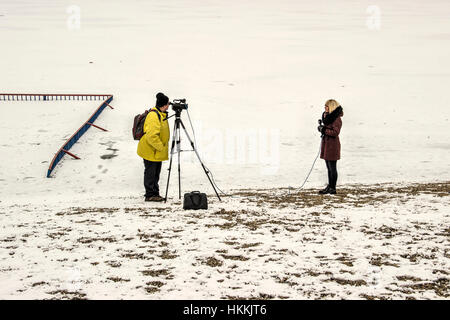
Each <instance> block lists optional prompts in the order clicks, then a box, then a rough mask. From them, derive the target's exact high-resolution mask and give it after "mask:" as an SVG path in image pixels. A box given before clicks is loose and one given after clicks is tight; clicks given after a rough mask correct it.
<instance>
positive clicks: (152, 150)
mask: <svg viewBox="0 0 450 320" xmlns="http://www.w3.org/2000/svg"><path fill="white" fill-rule="evenodd" d="M153 110H156V112H158V113H159V115H160V116H161V121H160V120H159V118H158V115H157V114H156V112H153V111H152V112H149V113H148V115H147V118H146V119H145V122H144V135H143V136H142V138H141V140H139V144H138V148H137V154H138V155H139V156H140V157H142V158H144V159H145V160H149V161H164V160H168V159H169V138H170V130H169V123H168V121H167V120H165V119H166V118H167V113H166V112H160V111H159V110H158V109H157V108H154V109H153Z"/></svg>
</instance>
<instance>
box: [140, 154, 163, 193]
mask: <svg viewBox="0 0 450 320" xmlns="http://www.w3.org/2000/svg"><path fill="white" fill-rule="evenodd" d="M161 164H162V162H161V161H155V162H154V161H148V160H145V159H144V166H145V170H144V186H145V196H146V197H153V196H159V184H158V182H159V174H160V173H161Z"/></svg>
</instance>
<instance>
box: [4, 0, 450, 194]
mask: <svg viewBox="0 0 450 320" xmlns="http://www.w3.org/2000/svg"><path fill="white" fill-rule="evenodd" d="M4 2H5V3H2V8H1V9H0V30H1V32H0V41H1V42H2V54H1V56H2V59H0V69H1V70H2V77H1V78H0V88H1V90H2V91H3V92H27V93H34V92H46V93H58V92H61V93H78V92H79V93H111V94H113V95H114V100H113V105H114V106H115V107H116V109H115V110H114V111H109V110H108V111H107V112H105V113H104V114H102V116H101V118H99V121H101V123H102V124H103V125H104V126H105V127H106V128H107V129H108V130H110V132H109V133H103V132H95V131H94V130H90V131H89V132H88V133H87V134H86V136H84V137H83V138H82V140H80V143H81V144H80V145H79V146H78V147H77V148H78V149H77V151H78V153H79V155H80V156H81V157H82V158H83V160H81V161H73V160H71V159H69V158H67V157H66V158H65V159H64V160H63V162H62V163H61V164H60V165H59V167H58V169H57V172H56V175H55V179H52V180H51V181H50V182H49V181H44V182H42V180H40V178H42V179H43V180H45V179H44V178H43V177H44V175H45V171H46V165H43V164H41V163H39V162H41V161H44V160H41V159H44V158H45V159H48V160H50V159H51V158H52V157H53V154H54V152H56V150H57V149H58V148H59V146H60V144H59V142H58V143H56V146H55V147H53V146H54V145H55V142H54V141H51V140H48V139H46V140H45V141H42V144H43V146H42V148H36V147H34V149H33V152H30V153H29V154H26V155H25V156H24V155H23V148H24V147H25V148H26V146H23V145H22V143H23V142H24V141H29V140H30V139H35V138H36V137H37V135H36V133H37V132H39V130H52V129H51V128H52V127H48V121H45V119H42V120H40V118H39V117H44V118H45V116H46V115H48V116H49V119H50V118H51V119H52V121H53V118H52V117H53V114H54V111H55V108H58V109H64V108H67V110H68V111H70V110H71V108H72V107H71V106H70V105H64V104H52V103H51V102H49V103H46V104H43V103H34V102H33V103H31V102H30V103H29V104H23V103H21V104H18V103H11V102H10V103H5V102H0V107H1V117H2V122H1V127H0V134H1V137H2V140H4V139H5V137H8V140H10V141H9V142H8V143H3V141H2V144H1V145H0V152H1V155H2V158H4V157H5V156H8V157H9V158H10V160H11V161H9V162H6V163H4V164H3V165H2V167H1V170H2V172H0V175H1V177H0V179H2V180H3V181H2V186H1V193H2V194H8V195H11V196H13V195H17V196H24V197H29V196H30V193H32V194H33V195H36V196H38V197H42V195H43V194H47V192H48V191H49V190H53V191H55V192H57V193H60V194H61V195H62V194H65V193H68V194H69V195H70V194H71V193H72V192H73V190H76V191H77V192H79V191H84V192H88V193H91V192H94V193H106V194H113V193H114V194H124V193H125V194H133V195H135V194H139V193H140V192H142V186H141V184H142V181H141V180H142V171H143V164H142V161H141V159H140V158H138V156H137V155H136V154H135V151H136V142H134V141H133V140H132V139H131V132H130V131H131V120H132V118H133V116H134V115H135V114H136V113H139V112H142V111H143V110H144V109H145V108H146V107H148V106H151V105H153V104H154V100H155V99H154V96H155V94H156V93H157V92H158V91H162V92H164V93H166V94H167V95H168V96H169V97H170V98H171V99H173V98H182V97H185V98H187V99H188V103H189V105H190V109H189V110H190V115H191V118H192V120H193V122H194V126H195V128H196V137H197V142H198V145H199V150H200V151H201V154H202V156H203V158H204V160H205V162H206V164H207V165H208V166H209V167H210V169H211V170H212V171H213V172H214V176H215V178H216V180H217V182H218V183H219V185H220V187H221V188H222V189H224V190H230V189H233V188H247V187H248V188H250V187H278V186H289V185H290V186H294V187H295V186H299V185H300V184H301V183H302V182H303V180H304V178H305V176H306V174H307V173H308V171H309V168H310V166H311V164H312V162H313V160H314V158H315V156H316V154H317V151H318V148H319V142H320V139H319V135H318V132H317V130H316V127H317V119H318V118H319V117H320V115H321V112H322V110H323V105H324V102H325V101H326V100H327V99H329V98H334V99H336V100H337V101H339V102H340V103H341V104H342V106H343V108H344V113H345V114H344V117H343V128H342V131H341V143H342V159H341V161H339V162H338V168H339V181H338V183H340V184H352V183H375V182H417V181H435V180H448V179H449V178H450V170H449V169H450V156H449V155H450V153H449V150H450V131H449V130H448V126H449V118H450V108H448V107H447V105H446V104H447V100H448V99H447V95H446V92H447V90H448V87H449V79H450V62H449V60H448V56H450V44H449V42H450V21H449V19H448V12H449V9H450V4H449V2H448V1H432V2H427V3H424V2H422V1H395V3H394V2H392V1H377V2H376V6H375V7H373V6H372V7H371V6H369V3H368V2H365V1H346V2H345V3H343V2H342V1H319V2H315V3H304V2H299V1H257V2H256V1H254V2H245V3H242V1H227V2H223V1H171V2H170V3H168V2H167V1H137V0H136V1H127V2H118V1H110V2H108V4H106V3H105V2H102V1H78V2H77V6H75V7H74V6H70V3H69V2H62V3H57V4H56V3H54V1H42V0H39V1H20V2H17V1H4ZM96 107H97V105H96V104H93V105H92V111H93V110H94V109H95V108H96ZM16 108H20V110H22V111H23V112H25V113H28V112H32V113H33V114H34V116H33V118H32V119H30V122H27V123H26V130H24V131H23V134H21V135H20V136H16V137H14V135H12V137H11V125H10V123H11V122H13V123H14V122H18V124H17V125H21V123H22V121H21V120H19V121H18V120H17V116H16V112H11V110H16ZM31 109H33V110H31ZM66 115H67V114H66ZM81 118H83V119H82V120H80V119H79V115H76V116H74V117H73V121H74V123H73V127H75V128H78V127H79V125H81V122H82V121H84V120H85V119H84V116H81ZM49 119H47V120H49ZM71 119H72V118H68V119H67V118H63V117H62V118H61V120H59V121H60V123H66V122H67V123H69V122H70V121H71ZM183 119H184V121H185V123H186V125H187V124H188V121H187V117H186V115H185V114H184V115H183ZM55 121H58V120H57V119H55ZM25 122H26V121H25V120H24V125H25ZM52 134H53V135H54V137H55V140H57V141H60V140H61V139H62V138H63V137H64V136H65V135H66V132H62V131H60V130H59V129H58V130H57V131H55V132H52ZM14 139H15V142H14ZM83 139H84V140H83ZM11 140H12V141H13V142H14V143H11ZM33 141H34V140H33ZM34 142H35V141H34ZM5 145H8V147H5ZM50 145H51V147H50ZM99 146H100V148H103V146H104V148H105V149H106V148H107V147H112V148H115V149H118V152H117V155H118V156H117V157H115V158H113V159H109V160H103V159H101V158H100V156H101V155H103V154H104V152H103V150H100V149H99ZM37 160H39V161H37ZM28 162H33V163H34V165H35V167H32V168H28V171H27V170H18V169H17V168H19V167H20V168H24V167H26V164H27V163H28ZM165 166H166V168H167V164H165ZM41 169H42V170H41ZM105 169H107V170H106V171H105ZM182 170H183V172H182V174H183V182H182V183H183V189H185V190H191V189H200V190H209V191H211V190H210V189H209V187H208V186H207V185H208V183H207V180H206V177H204V175H203V173H202V171H201V170H200V169H199V165H198V163H196V162H195V161H190V158H189V155H187V154H186V157H185V158H184V160H183V164H182ZM41 171H42V175H41V176H38V175H37V174H38V172H41ZM30 172H32V173H33V174H32V175H31V176H32V177H34V178H33V179H30V178H28V179H25V178H26V177H29V176H30V175H29V173H30ZM99 176H101V178H99ZM165 176H166V175H165V171H164V170H163V175H162V183H161V184H162V185H165ZM173 179H174V180H172V181H173V182H172V183H173V186H174V185H175V182H174V181H175V179H176V177H175V176H174V178H173ZM163 181H164V182H163ZM325 181H326V170H325V165H324V163H323V161H322V160H318V162H317V163H316V166H315V169H314V171H313V173H312V174H311V177H310V180H309V182H308V184H307V186H312V187H318V186H321V185H323V184H325ZM72 187H73V188H74V189H71V188H72ZM56 190H57V191H56ZM172 193H173V194H175V189H173V190H172Z"/></svg>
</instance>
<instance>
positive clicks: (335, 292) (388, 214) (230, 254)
mask: <svg viewBox="0 0 450 320" xmlns="http://www.w3.org/2000/svg"><path fill="white" fill-rule="evenodd" d="M286 191H287V190H280V189H277V190H273V189H272V190H242V191H240V193H239V192H236V193H235V195H234V196H233V197H224V201H223V202H218V200H217V199H214V197H210V198H209V199H210V208H209V209H208V210H205V211H203V210H201V211H183V210H182V209H181V204H180V202H179V201H176V200H174V201H169V203H167V204H149V203H143V202H141V201H139V200H138V198H137V197H120V198H110V199H106V198H105V199H98V200H97V201H93V200H92V199H91V200H90V201H83V202H79V203H78V204H76V205H74V204H73V203H67V204H63V203H60V204H56V203H54V204H49V205H46V204H40V205H39V204H34V205H31V204H29V205H10V206H5V205H3V204H0V205H1V206H0V208H1V209H0V210H1V211H0V222H1V224H2V226H3V232H2V237H1V238H0V251H1V255H0V256H1V257H2V258H1V260H0V281H1V283H2V289H1V290H0V298H2V299H9V298H20V299H53V298H57V299H134V298H135V299H234V298H241V299H302V298H304V299H438V298H439V299H442V298H446V299H448V298H449V297H450V292H449V288H450V285H449V271H448V270H450V248H449V242H448V241H449V237H450V233H449V232H450V229H449V225H450V215H449V214H448V200H449V196H450V193H449V192H450V182H441V183H427V184H412V185H407V186H403V187H390V186H386V187H383V186H372V187H370V186H364V187H361V186H359V187H356V188H355V187H353V186H352V187H343V188H341V190H340V192H341V193H340V194H338V195H337V196H330V195H327V196H319V195H317V192H316V191H317V190H316V189H306V190H302V191H300V192H290V193H287V192H286Z"/></svg>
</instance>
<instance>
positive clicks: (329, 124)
mask: <svg viewBox="0 0 450 320" xmlns="http://www.w3.org/2000/svg"><path fill="white" fill-rule="evenodd" d="M343 116H344V111H343V110H342V107H340V106H339V107H337V108H336V109H335V110H334V111H333V112H332V113H330V114H328V113H326V112H324V113H323V114H322V121H323V124H324V126H325V127H324V129H323V131H322V133H323V134H324V136H323V138H322V148H321V151H320V158H321V159H324V160H339V159H340V158H341V142H340V141H339V133H340V132H341V127H342V120H341V117H343Z"/></svg>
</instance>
